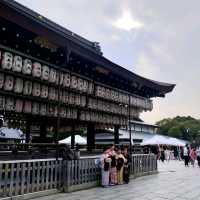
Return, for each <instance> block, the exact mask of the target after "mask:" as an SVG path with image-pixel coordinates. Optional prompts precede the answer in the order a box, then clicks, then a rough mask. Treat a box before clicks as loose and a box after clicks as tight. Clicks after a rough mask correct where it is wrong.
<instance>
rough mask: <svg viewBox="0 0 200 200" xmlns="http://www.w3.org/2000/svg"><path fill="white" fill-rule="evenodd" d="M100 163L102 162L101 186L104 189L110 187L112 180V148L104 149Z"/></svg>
mask: <svg viewBox="0 0 200 200" xmlns="http://www.w3.org/2000/svg"><path fill="white" fill-rule="evenodd" d="M100 162H101V185H102V186H103V187H108V186H109V178H110V163H111V158H110V148H108V147H105V148H104V151H103V154H102V155H101V158H100Z"/></svg>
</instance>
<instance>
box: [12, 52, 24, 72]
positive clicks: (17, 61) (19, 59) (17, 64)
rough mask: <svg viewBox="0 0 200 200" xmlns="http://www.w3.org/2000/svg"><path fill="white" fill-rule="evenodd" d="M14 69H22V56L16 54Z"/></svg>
mask: <svg viewBox="0 0 200 200" xmlns="http://www.w3.org/2000/svg"><path fill="white" fill-rule="evenodd" d="M12 70H13V71H14V72H21V71H22V57H21V56H14V61H13V66H12Z"/></svg>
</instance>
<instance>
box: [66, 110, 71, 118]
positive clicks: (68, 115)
mask: <svg viewBox="0 0 200 200" xmlns="http://www.w3.org/2000/svg"><path fill="white" fill-rule="evenodd" d="M66 112H67V118H68V119H71V109H70V108H67V109H66Z"/></svg>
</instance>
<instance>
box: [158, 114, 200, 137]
mask: <svg viewBox="0 0 200 200" xmlns="http://www.w3.org/2000/svg"><path fill="white" fill-rule="evenodd" d="M156 125H158V126H159V129H158V133H159V134H163V135H169V136H172V137H177V138H181V139H185V140H196V139H197V137H199V134H200V120H198V119H195V118H193V117H191V116H177V117H175V118H166V119H162V120H160V121H158V122H157V123H156Z"/></svg>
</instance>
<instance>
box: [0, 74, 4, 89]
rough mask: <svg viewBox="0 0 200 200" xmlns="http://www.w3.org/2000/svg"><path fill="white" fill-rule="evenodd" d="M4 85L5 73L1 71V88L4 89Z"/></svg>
mask: <svg viewBox="0 0 200 200" xmlns="http://www.w3.org/2000/svg"><path fill="white" fill-rule="evenodd" d="M3 86H4V74H3V73H0V89H2V88H3Z"/></svg>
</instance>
